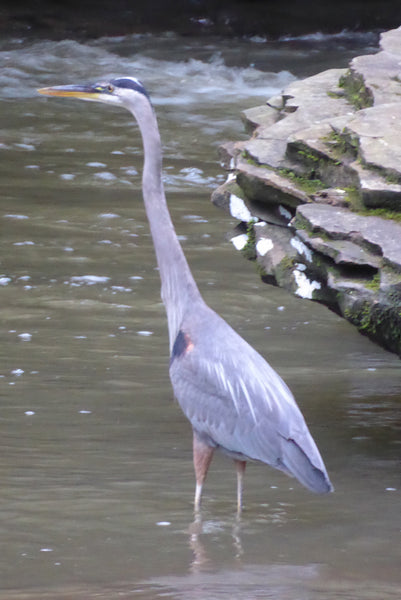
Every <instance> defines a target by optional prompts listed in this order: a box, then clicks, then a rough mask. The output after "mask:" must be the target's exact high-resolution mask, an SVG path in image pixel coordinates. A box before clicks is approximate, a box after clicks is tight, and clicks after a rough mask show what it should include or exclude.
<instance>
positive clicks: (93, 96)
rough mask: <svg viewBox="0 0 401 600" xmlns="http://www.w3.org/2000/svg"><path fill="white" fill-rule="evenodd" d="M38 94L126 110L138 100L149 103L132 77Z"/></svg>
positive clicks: (57, 87)
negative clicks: (101, 103) (121, 107)
mask: <svg viewBox="0 0 401 600" xmlns="http://www.w3.org/2000/svg"><path fill="white" fill-rule="evenodd" d="M38 92H39V93H40V94H43V95H44V96H63V97H67V98H79V99H80V100H89V101H92V102H103V103H104V104H112V105H114V106H123V107H125V108H128V109H130V108H131V109H132V106H133V105H135V103H136V102H138V101H139V100H140V99H142V100H143V98H144V97H145V98H146V99H147V100H148V101H149V96H148V93H147V92H146V90H145V88H144V87H143V85H142V83H141V82H140V81H138V79H135V78H134V77H120V78H117V79H112V80H110V81H105V82H100V83H93V84H92V83H90V84H84V85H58V86H54V87H45V88H41V89H39V90H38Z"/></svg>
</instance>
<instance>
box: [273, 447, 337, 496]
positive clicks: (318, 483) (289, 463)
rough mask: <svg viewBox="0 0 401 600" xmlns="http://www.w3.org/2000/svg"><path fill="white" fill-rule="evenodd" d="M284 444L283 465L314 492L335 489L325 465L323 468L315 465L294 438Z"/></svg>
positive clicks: (318, 492)
mask: <svg viewBox="0 0 401 600" xmlns="http://www.w3.org/2000/svg"><path fill="white" fill-rule="evenodd" d="M284 444H285V452H284V456H283V466H284V467H285V469H286V470H287V471H289V472H290V473H291V474H292V475H294V477H296V478H297V479H298V481H300V482H301V483H302V484H303V485H304V486H305V487H307V488H308V489H309V490H311V491H312V492H316V493H317V494H327V493H328V492H332V491H333V486H332V485H331V482H330V479H329V477H328V475H327V473H326V470H325V468H324V466H323V468H318V467H315V466H314V465H313V463H312V462H311V460H310V459H309V458H308V456H307V455H306V454H305V452H304V451H303V450H302V448H300V446H298V444H297V443H296V442H295V441H294V440H291V439H287V440H285V443H284ZM320 462H321V460H320ZM322 465H323V463H322Z"/></svg>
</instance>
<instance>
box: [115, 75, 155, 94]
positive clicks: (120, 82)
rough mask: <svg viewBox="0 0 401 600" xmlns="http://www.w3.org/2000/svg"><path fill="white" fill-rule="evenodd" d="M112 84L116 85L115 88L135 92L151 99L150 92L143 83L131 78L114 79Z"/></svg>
mask: <svg viewBox="0 0 401 600" xmlns="http://www.w3.org/2000/svg"><path fill="white" fill-rule="evenodd" d="M110 83H111V84H112V85H114V87H119V88H126V89H130V90H134V91H135V92H138V93H140V94H143V95H144V96H146V97H147V98H149V94H148V92H147V91H146V90H145V88H144V87H143V85H142V83H141V82H140V81H138V80H137V79H131V78H130V77H121V78H119V79H113V80H112V81H111V82H110Z"/></svg>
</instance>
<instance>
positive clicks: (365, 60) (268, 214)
mask: <svg viewBox="0 0 401 600" xmlns="http://www.w3.org/2000/svg"><path fill="white" fill-rule="evenodd" d="M400 100H401V28H399V29H395V30H393V31H389V32H387V33H384V34H383V35H382V38H381V51H380V52H378V54H376V55H369V56H362V57H358V58H354V59H353V60H352V61H351V63H350V66H349V69H330V70H329V71H325V72H324V73H320V74H318V75H315V76H313V77H309V78H307V79H304V80H302V81H297V82H293V83H292V84H290V85H289V86H288V87H287V88H286V89H285V90H284V91H283V92H282V94H281V95H279V96H275V97H274V98H272V99H270V100H268V101H267V104H266V106H259V107H256V108H255V109H249V110H247V111H245V112H244V113H243V119H244V122H245V127H246V130H247V131H248V132H249V133H251V134H252V137H251V139H250V140H248V141H246V142H238V143H231V144H228V145H225V146H224V150H223V151H222V153H223V155H224V157H225V160H224V165H225V167H226V168H228V169H229V170H230V171H231V174H230V176H229V178H228V180H227V182H226V183H225V184H223V185H222V186H221V187H220V188H218V189H217V190H216V191H215V192H214V194H213V197H212V200H213V202H214V203H215V204H217V205H219V206H221V207H222V208H224V209H226V210H230V212H231V214H232V215H233V216H237V218H239V220H241V221H243V222H246V223H247V227H246V228H244V231H245V229H246V232H247V236H248V242H247V243H246V244H245V241H244V240H243V242H244V246H246V248H247V256H248V258H253V259H256V260H257V262H258V264H259V267H260V272H261V275H262V278H263V279H264V280H265V281H267V282H269V283H273V284H275V285H280V286H282V287H284V288H286V289H288V290H289V291H291V292H293V293H295V294H297V295H299V296H302V297H304V298H310V299H313V300H317V301H319V302H322V303H324V304H326V305H327V306H329V307H330V308H331V309H333V310H334V311H336V312H337V313H338V314H340V315H342V316H344V317H345V318H346V319H348V320H349V321H350V322H352V323H353V324H355V325H356V326H357V327H358V328H359V330H360V331H361V332H363V333H365V334H367V335H369V337H371V338H372V339H373V340H375V341H376V342H378V343H379V344H381V345H383V346H384V347H386V348H387V349H389V350H391V351H393V352H396V353H398V354H399V355H401V103H400ZM233 196H235V198H237V199H238V201H239V202H241V203H242V205H243V207H245V209H246V210H244V211H243V212H238V204H237V212H236V213H234V212H233V208H232V207H233V202H232V198H233ZM238 215H242V217H241V216H239V217H238ZM242 236H244V232H242ZM250 246H252V247H253V250H252V251H250V250H249V249H250Z"/></svg>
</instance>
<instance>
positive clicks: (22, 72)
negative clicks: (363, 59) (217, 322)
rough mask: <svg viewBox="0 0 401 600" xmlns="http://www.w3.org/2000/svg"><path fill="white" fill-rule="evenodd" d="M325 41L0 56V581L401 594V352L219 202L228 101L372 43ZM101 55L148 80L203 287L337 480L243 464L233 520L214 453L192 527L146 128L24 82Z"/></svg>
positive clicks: (243, 593)
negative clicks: (267, 249)
mask: <svg viewBox="0 0 401 600" xmlns="http://www.w3.org/2000/svg"><path fill="white" fill-rule="evenodd" d="M247 48H248V50H247ZM335 50H336V52H337V54H336V53H335V51H334V50H333V49H332V50H331V52H327V53H326V52H325V51H324V47H323V49H322V48H321V50H320V52H319V51H317V50H316V49H315V50H313V51H312V50H311V49H310V48H307V49H306V50H305V49H303V48H302V47H298V48H296V47H293V46H291V45H288V44H287V45H285V44H284V45H282V46H281V47H280V46H277V47H268V48H266V47H265V46H263V44H249V43H248V45H247V44H246V43H245V42H243V43H241V44H239V47H238V48H236V49H234V48H233V49H232V52H231V53H230V51H229V48H227V47H226V46H225V45H224V43H223V44H221V46H219V45H218V44H216V43H214V45H213V44H210V45H209V46H205V44H204V42H203V43H202V44H201V43H199V42H198V41H192V42H191V41H186V42H185V46H184V45H182V44H181V45H179V43H178V42H177V40H172V38H164V39H144V38H138V39H128V38H125V39H123V40H119V41H117V40H114V41H110V40H103V41H101V42H98V43H94V44H92V45H86V46H85V45H81V44H77V43H74V42H62V43H38V44H34V45H30V46H27V45H25V44H23V43H17V42H13V43H11V44H8V45H7V47H4V48H3V50H2V51H1V52H0V54H1V57H2V61H3V64H4V66H5V69H4V71H3V76H2V77H3V79H2V88H1V93H2V95H1V115H0V122H1V139H0V143H1V146H0V151H1V162H0V173H1V199H0V203H1V204H0V224H1V225H0V226H1V239H0V246H1V255H0V256H1V258H0V260H1V262H0V277H1V279H0V283H1V285H0V297H1V313H0V315H1V349H0V352H1V363H0V388H1V407H0V419H1V420H0V427H1V452H0V481H1V486H0V534H1V535H0V557H1V558H0V598H1V599H3V598H4V599H8V598H24V599H25V598H48V597H49V598H92V597H93V598H95V597H96V598H99V597H100V598H102V597H104V598H114V597H117V596H118V597H120V598H143V599H147V600H148V599H153V598H162V597H165V598H177V599H198V598H199V599H204V598H208V599H214V598H217V599H221V598H230V599H233V598H234V599H235V598H247V599H253V598H274V599H278V600H287V599H288V600H298V599H302V600H304V599H307V600H331V599H332V598H333V599H334V598H352V599H354V598H355V599H359V598H360V599H362V598H363V599H365V598H368V599H375V600H376V599H377V600H379V599H380V600H382V599H387V598H399V597H400V594H401V576H400V564H401V545H400V538H401V520H400V512H401V511H400V508H401V502H400V493H401V477H400V455H401V445H400V441H401V440H400V430H401V427H400V402H401V371H400V363H399V359H397V357H395V356H393V355H391V354H389V353H386V352H385V351H383V350H381V349H380V348H377V347H376V346H374V345H373V344H372V343H371V342H370V341H368V340H367V339H365V338H364V337H362V336H360V335H359V334H358V333H357V332H356V331H355V330H354V329H353V328H352V327H351V326H350V325H348V324H347V323H345V322H343V321H342V320H341V319H339V318H338V317H337V316H335V315H334V314H332V313H330V312H329V311H328V310H326V309H325V308H324V307H321V306H318V305H316V304H313V303H310V302H308V301H303V300H300V299H296V298H293V297H291V296H288V295H287V294H286V293H285V292H283V291H282V290H278V289H275V288H271V287H269V286H266V285H264V284H262V283H261V282H260V281H259V278H258V276H257V274H256V273H255V271H254V268H253V266H252V265H251V264H250V263H247V262H245V261H244V260H243V259H242V258H241V257H240V256H239V255H238V254H237V253H236V252H235V251H234V249H233V247H232V245H231V244H230V243H229V242H228V241H227V236H226V232H229V231H230V230H231V228H232V227H233V226H234V225H235V223H234V222H233V221H232V219H230V218H229V217H227V216H226V215H224V214H222V213H220V212H219V211H217V209H215V208H214V207H213V206H212V205H211V204H210V201H209V198H210V193H211V190H212V189H213V188H214V187H215V186H216V185H217V184H218V183H219V182H220V180H222V179H223V176H222V173H221V169H220V168H219V167H218V165H217V164H216V147H217V145H218V143H219V142H221V141H223V140H224V139H237V138H238V137H239V136H241V135H242V133H241V124H240V121H239V112H240V110H241V109H243V108H245V107H248V106H252V105H256V104H257V103H260V102H262V101H263V97H264V95H270V94H272V93H275V91H278V90H279V89H280V88H281V87H282V86H283V85H285V84H286V82H288V81H290V80H291V78H293V77H294V75H295V76H297V75H298V74H305V73H306V72H308V73H309V72H313V68H315V71H318V70H320V69H322V68H325V66H328V65H329V66H332V65H333V63H335V60H336V57H337V60H338V61H339V62H341V61H342V62H341V64H345V57H348V55H349V54H350V52H351V53H352V52H354V53H363V51H364V49H362V48H360V49H359V52H358V51H357V50H355V48H353V49H352V50H350V49H348V48H345V49H344V50H343V51H342V50H341V49H340V48H337V49H335ZM246 52H248V54H247V53H246ZM269 53H270V54H269ZM183 57H185V60H183ZM270 63H271V65H272V66H271V67H270V70H271V71H272V72H271V73H270V72H268V71H269V68H268V67H267V65H269V64H270ZM337 64H338V63H337ZM285 65H288V66H287V67H285ZM284 69H287V70H289V71H292V74H291V73H289V72H284V71H283V70H284ZM276 72H277V73H278V74H276ZM109 73H114V74H124V73H125V74H138V73H139V76H140V77H141V78H142V79H143V80H144V81H145V82H146V84H147V85H148V88H149V89H150V90H151V91H152V95H153V98H154V103H155V105H156V108H157V112H158V115H159V121H160V126H161V130H162V137H163V142H164V145H165V155H166V157H165V178H166V186H167V193H168V199H169V205H170V207H171V211H172V214H173V219H174V222H175V223H176V226H177V232H178V234H179V235H180V239H181V240H182V243H183V246H184V249H185V252H186V254H187V256H188V259H189V262H190V264H191V267H192V269H193V272H194V274H195V277H196V280H197V281H198V283H199V287H200V289H201V291H202V293H203V294H204V296H205V298H206V300H207V301H208V302H209V304H210V305H211V306H212V307H213V308H215V309H216V310H217V311H218V312H220V313H221V314H222V315H223V316H224V317H225V318H226V319H227V320H228V321H229V322H230V324H232V325H233V326H234V327H235V328H236V329H237V330H238V331H239V332H240V333H241V334H242V335H243V336H244V337H245V338H246V339H247V340H248V341H250V342H251V343H252V344H253V345H254V346H255V347H256V348H257V349H258V350H259V351H261V353H262V354H263V355H264V356H266V357H267V358H268V360H269V362H270V363H271V364H272V365H273V366H274V367H275V368H276V369H277V370H278V371H279V372H280V374H281V375H282V376H283V377H284V379H285V380H286V381H287V383H288V384H289V385H290V387H291V388H292V390H293V391H294V393H295V395H296V397H297V399H298V402H299V404H300V406H301V407H302V410H303V412H304V414H305V416H306V419H307V421H308V423H309V425H310V428H311V430H312V432H313V434H314V437H315V439H316V440H317V442H318V444H319V447H320V449H321V452H322V454H323V456H324V459H325V462H326V465H327V468H328V470H329V473H330V476H331V479H332V481H333V483H334V485H335V487H336V492H335V494H332V495H331V496H330V497H324V498H321V497H316V496H314V495H311V494H310V493H308V492H307V491H306V490H304V489H303V488H301V486H300V485H298V484H297V483H296V482H294V481H293V480H290V479H288V478H286V477H285V476H284V475H282V474H281V473H278V472H276V471H272V470H271V469H268V468H267V467H263V466H261V465H250V466H249V470H248V472H247V475H246V482H245V498H244V500H245V510H244V514H243V517H242V519H241V522H238V521H237V520H236V517H235V485H236V481H235V471H234V469H233V467H232V465H231V463H230V462H229V461H227V460H225V459H224V458H222V457H216V459H215V461H214V463H213V465H212V469H211V472H210V476H209V479H208V482H207V486H206V490H205V497H204V509H203V527H202V528H201V527H200V526H199V524H192V520H193V516H192V501H193V491H194V481H193V473H192V463H191V431H190V427H189V425H188V423H187V422H186V421H185V419H184V417H183V416H182V414H181V412H180V410H179V408H178V406H177V405H176V404H175V403H174V401H173V398H172V391H171V388H170V384H169V380H168V374H167V367H168V345H167V328H166V320H165V314H164V308H163V305H162V304H161V302H160V294H159V279H158V272H157V270H156V269H155V259H154V254H153V248H152V243H151V239H150V235H149V231H148V226H147V222H146V219H145V214H144V209H143V206H142V202H141V192H140V175H137V174H136V173H140V170H141V164H142V150H141V147H140V139H139V134H138V132H137V131H136V130H135V129H134V127H133V126H132V123H131V118H130V115H129V114H128V113H124V112H122V111H121V112H120V111H117V110H116V111H114V110H111V109H108V108H107V107H102V106H98V105H95V104H93V105H92V104H85V103H78V102H72V101H67V100H56V99H54V100H46V99H44V98H40V97H37V96H36V94H35V92H34V89H35V88H36V87H40V86H43V85H50V84H57V83H69V82H72V81H75V82H80V81H86V80H90V79H93V78H95V79H96V78H98V77H99V76H101V75H107V74H109ZM266 90H267V91H266Z"/></svg>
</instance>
